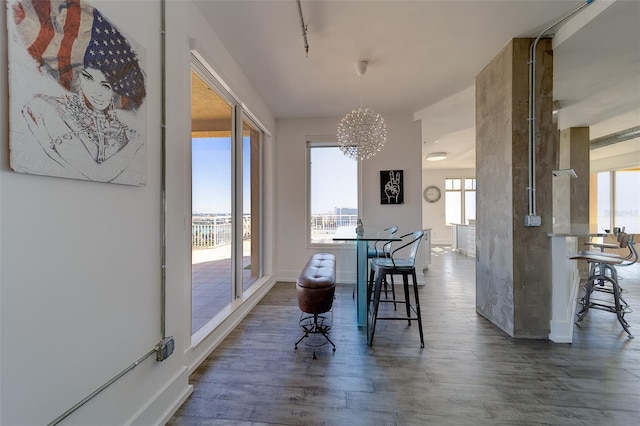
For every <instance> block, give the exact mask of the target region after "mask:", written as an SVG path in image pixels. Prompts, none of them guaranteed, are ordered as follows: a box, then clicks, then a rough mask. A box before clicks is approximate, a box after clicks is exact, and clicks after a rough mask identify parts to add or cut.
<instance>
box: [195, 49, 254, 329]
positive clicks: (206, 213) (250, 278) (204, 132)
mask: <svg viewBox="0 0 640 426" xmlns="http://www.w3.org/2000/svg"><path fill="white" fill-rule="evenodd" d="M261 142H262V132H261V131H260V130H259V129H258V126H257V125H256V124H255V123H254V121H252V120H251V119H250V118H249V117H248V116H247V114H246V112H245V111H244V110H243V108H242V107H241V106H240V103H239V102H238V101H237V100H236V99H235V98H234V97H233V96H232V95H231V94H230V93H229V92H228V91H227V90H225V88H224V87H222V85H221V84H220V83H219V81H218V80H216V79H215V78H214V76H213V75H211V74H210V73H209V72H208V70H207V68H206V67H205V66H204V65H202V63H200V62H199V61H195V62H194V64H193V70H192V74H191V220H192V223H191V231H190V232H191V258H192V266H191V333H192V335H193V334H196V333H198V335H199V336H200V335H206V333H208V332H209V331H210V330H211V329H213V327H215V325H216V324H218V323H219V322H220V321H221V320H222V319H223V318H222V317H223V316H224V315H226V314H225V312H227V311H228V310H225V308H226V307H228V306H229V305H230V304H231V303H233V301H234V300H235V299H239V298H242V297H243V294H244V292H245V291H246V290H247V289H248V288H249V287H250V286H251V285H253V284H254V283H255V282H256V281H257V280H258V279H259V278H260V277H261V276H262V256H261V244H260V235H261V232H260V218H261V200H260V196H259V194H260V184H261V179H260V170H261V169H260V164H261V150H260V146H261ZM205 325H207V327H205ZM199 330H202V331H199Z"/></svg>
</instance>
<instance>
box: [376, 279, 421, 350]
mask: <svg viewBox="0 0 640 426" xmlns="http://www.w3.org/2000/svg"><path fill="white" fill-rule="evenodd" d="M393 274H398V272H397V271H393V272H391V271H387V270H385V269H384V268H379V269H378V271H377V274H376V275H377V276H376V278H375V280H374V282H373V289H370V290H369V294H368V300H369V301H370V303H371V305H372V306H371V309H369V318H368V323H369V326H368V336H367V344H368V345H369V346H371V345H373V336H374V334H375V330H376V322H377V321H378V320H391V321H399V320H401V321H407V324H408V326H411V321H417V322H418V332H419V333H420V347H421V348H424V335H423V331H422V315H421V313H420V297H419V295H418V282H417V280H416V276H415V270H414V271H412V272H410V273H402V276H403V277H402V278H403V279H402V281H403V289H404V300H397V299H396V298H395V291H394V295H393V299H392V300H381V299H380V296H381V293H382V292H383V291H384V290H383V288H384V287H385V284H386V281H387V279H386V277H387V276H392V275H393ZM409 275H411V277H412V280H413V293H414V298H415V305H413V304H411V302H410V299H409V298H410V296H409V280H408V276H409ZM392 289H393V285H392ZM372 293H373V294H372ZM384 302H387V303H393V304H394V310H395V309H396V303H399V304H400V305H405V307H406V316H404V317H400V316H397V317H396V316H394V317H380V316H378V308H379V306H380V303H384Z"/></svg>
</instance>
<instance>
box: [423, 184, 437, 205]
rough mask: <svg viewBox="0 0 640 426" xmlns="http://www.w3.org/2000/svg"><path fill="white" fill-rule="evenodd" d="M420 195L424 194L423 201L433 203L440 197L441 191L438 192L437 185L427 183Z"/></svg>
mask: <svg viewBox="0 0 640 426" xmlns="http://www.w3.org/2000/svg"><path fill="white" fill-rule="evenodd" d="M422 195H423V196H424V199H425V201H427V202H428V203H435V202H436V201H438V200H439V199H440V196H441V195H442V193H441V192H440V188H438V187H437V186H435V185H429V186H427V187H426V188H425V189H424V192H423V193H422Z"/></svg>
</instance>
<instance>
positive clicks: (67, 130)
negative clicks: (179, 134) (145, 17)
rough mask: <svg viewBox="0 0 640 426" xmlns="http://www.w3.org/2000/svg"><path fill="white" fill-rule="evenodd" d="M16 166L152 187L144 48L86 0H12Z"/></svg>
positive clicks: (12, 113)
mask: <svg viewBox="0 0 640 426" xmlns="http://www.w3.org/2000/svg"><path fill="white" fill-rule="evenodd" d="M8 12H9V13H7V20H8V23H7V24H8V28H9V95H10V101H9V109H10V111H9V113H10V130H9V137H10V142H9V146H10V151H11V153H10V163H11V168H12V169H13V170H14V171H16V172H20V173H28V174H35V175H45V176H56V177H64V178H72V179H82V180H89V181H96V182H113V183H121V184H128V185H145V184H146V178H147V173H146V168H147V164H146V163H147V153H146V144H145V139H146V104H145V98H146V87H145V73H144V71H143V61H142V60H141V55H143V54H144V50H143V49H142V48H141V47H140V46H139V45H138V44H137V43H136V42H135V41H133V40H131V38H128V37H125V36H124V35H123V34H122V33H121V32H120V30H118V28H116V27H115V26H114V25H113V24H112V23H111V22H110V21H109V20H108V19H107V18H106V17H105V16H103V15H102V13H100V11H99V10H97V9H95V8H94V7H92V6H91V5H90V4H89V3H87V2H85V1H81V0H64V1H60V0H10V1H9V9H8Z"/></svg>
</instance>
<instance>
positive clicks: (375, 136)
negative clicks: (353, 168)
mask: <svg viewBox="0 0 640 426" xmlns="http://www.w3.org/2000/svg"><path fill="white" fill-rule="evenodd" d="M367 66H368V62H367V61H360V62H359V63H358V65H357V71H358V75H360V108H358V109H354V110H353V111H351V112H349V113H348V114H346V115H345V116H344V117H342V120H340V123H339V124H338V134H337V137H338V146H339V148H340V150H341V151H342V152H343V153H344V155H346V156H347V157H351V158H353V159H360V160H365V159H367V158H371V157H373V156H374V155H376V154H377V153H378V152H380V150H381V149H382V147H383V146H384V144H385V142H386V141H387V125H386V124H385V122H384V119H383V118H382V116H381V115H380V114H378V113H377V112H376V111H375V110H373V109H372V108H362V76H363V75H364V73H365V72H367Z"/></svg>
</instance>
